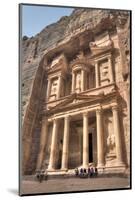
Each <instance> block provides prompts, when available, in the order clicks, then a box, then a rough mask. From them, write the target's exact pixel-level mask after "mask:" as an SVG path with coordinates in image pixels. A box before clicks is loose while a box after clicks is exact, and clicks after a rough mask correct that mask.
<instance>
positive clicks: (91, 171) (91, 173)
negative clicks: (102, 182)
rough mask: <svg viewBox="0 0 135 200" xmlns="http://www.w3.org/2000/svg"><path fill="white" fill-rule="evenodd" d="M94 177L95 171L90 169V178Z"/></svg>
mask: <svg viewBox="0 0 135 200" xmlns="http://www.w3.org/2000/svg"><path fill="white" fill-rule="evenodd" d="M93 175H94V169H93V167H91V168H90V176H91V177H92V176H93Z"/></svg>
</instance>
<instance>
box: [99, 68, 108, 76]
mask: <svg viewBox="0 0 135 200" xmlns="http://www.w3.org/2000/svg"><path fill="white" fill-rule="evenodd" d="M101 74H102V78H108V66H104V67H103V68H102V72H101Z"/></svg>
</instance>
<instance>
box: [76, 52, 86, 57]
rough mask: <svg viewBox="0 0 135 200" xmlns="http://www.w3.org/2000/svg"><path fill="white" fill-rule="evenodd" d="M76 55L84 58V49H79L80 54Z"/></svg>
mask: <svg viewBox="0 0 135 200" xmlns="http://www.w3.org/2000/svg"><path fill="white" fill-rule="evenodd" d="M76 57H77V58H79V59H82V58H84V53H83V51H79V54H78V55H77V56H76Z"/></svg>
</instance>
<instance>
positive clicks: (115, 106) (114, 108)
mask: <svg viewBox="0 0 135 200" xmlns="http://www.w3.org/2000/svg"><path fill="white" fill-rule="evenodd" d="M111 107H112V111H118V104H116V103H115V104H112V105H111Z"/></svg>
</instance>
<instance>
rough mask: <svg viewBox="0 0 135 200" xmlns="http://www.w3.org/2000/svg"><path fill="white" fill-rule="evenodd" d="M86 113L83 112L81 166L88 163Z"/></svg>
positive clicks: (85, 166)
mask: <svg viewBox="0 0 135 200" xmlns="http://www.w3.org/2000/svg"><path fill="white" fill-rule="evenodd" d="M88 134H89V133H88V113H87V112H86V113H83V167H84V168H87V167H88V164H89V141H88Z"/></svg>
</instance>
